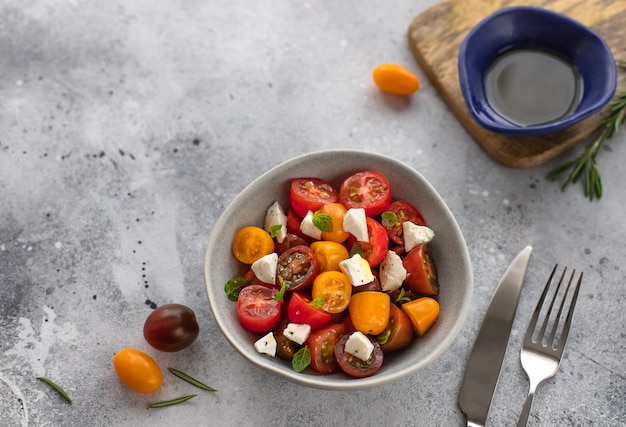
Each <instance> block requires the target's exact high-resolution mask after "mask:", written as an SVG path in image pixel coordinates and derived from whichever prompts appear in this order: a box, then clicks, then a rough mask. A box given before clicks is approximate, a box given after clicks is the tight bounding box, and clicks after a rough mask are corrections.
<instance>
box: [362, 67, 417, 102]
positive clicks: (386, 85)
mask: <svg viewBox="0 0 626 427" xmlns="http://www.w3.org/2000/svg"><path fill="white" fill-rule="evenodd" d="M372 77H373V78H374V82H375V83H376V85H377V86H378V87H379V88H380V89H381V90H382V91H383V92H387V93H390V94H392V95H401V96H408V95H411V94H413V93H414V92H416V91H417V90H418V89H419V88H420V81H419V79H418V78H417V76H416V75H415V74H413V73H412V72H410V71H409V70H407V69H406V68H404V67H403V66H401V65H397V64H381V65H379V66H377V67H376V68H374V72H373V74H372Z"/></svg>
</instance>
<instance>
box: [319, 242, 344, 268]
mask: <svg viewBox="0 0 626 427" xmlns="http://www.w3.org/2000/svg"><path fill="white" fill-rule="evenodd" d="M311 251H312V252H313V255H314V256H315V259H317V263H318V264H319V267H320V271H340V269H339V263H340V262H341V261H343V260H345V259H348V258H350V254H349V253H348V250H347V249H346V247H345V246H344V245H342V244H341V243H337V242H326V241H323V240H320V241H317V242H313V243H311Z"/></svg>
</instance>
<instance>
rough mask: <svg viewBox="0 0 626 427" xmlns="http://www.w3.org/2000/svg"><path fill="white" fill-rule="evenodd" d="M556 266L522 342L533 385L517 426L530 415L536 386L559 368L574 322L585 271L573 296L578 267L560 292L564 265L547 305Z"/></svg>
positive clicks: (526, 370) (527, 369)
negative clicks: (564, 316) (554, 310)
mask: <svg viewBox="0 0 626 427" xmlns="http://www.w3.org/2000/svg"><path fill="white" fill-rule="evenodd" d="M556 269H557V266H556V265H555V266H554V269H553V270H552V273H551V274H550V277H549V278H548V283H546V287H545V288H544V290H543V293H542V294H541V298H540V299H539V302H538V303H537V307H536V308H535V311H534V313H533V315H532V318H531V319H530V324H529V325H528V329H527V331H526V336H525V337H524V344H523V345H522V351H521V354H520V360H521V362H522V368H524V371H525V372H526V375H528V380H529V382H530V387H529V391H528V397H527V398H526V401H525V402H524V408H523V409H522V414H521V415H520V418H519V421H518V422H517V427H523V426H525V425H526V424H527V423H528V416H529V415H530V409H531V407H532V404H533V398H534V396H535V390H536V389H537V386H538V385H539V384H541V382H543V381H544V380H546V379H548V378H551V377H553V376H554V375H555V374H556V373H557V371H558V370H559V364H560V363H561V357H562V356H563V350H564V349H565V342H566V341H567V335H568V334H569V329H570V326H571V325H572V315H573V314H574V308H575V307H576V299H577V298H578V291H579V289H580V284H581V282H582V279H583V274H582V273H580V276H579V277H578V283H577V284H576V286H575V288H574V294H573V296H571V295H570V288H571V285H572V280H573V279H574V274H575V273H576V270H572V273H571V275H570V276H569V280H568V281H567V287H566V289H565V290H564V291H562V292H559V291H561V284H562V283H563V279H564V277H565V272H566V271H567V267H565V268H564V269H563V273H562V274H561V278H560V279H559V283H558V284H557V286H556V289H555V290H554V291H553V293H552V298H551V300H550V305H549V306H548V307H547V308H545V307H544V303H545V300H546V296H547V295H548V293H549V291H550V287H551V283H552V278H553V277H554V273H555V272H556ZM557 298H561V302H560V305H559V307H558V312H557V314H556V316H555V315H554V314H553V308H554V304H555V302H556V300H557ZM568 300H569V301H570V303H569V309H568V310H567V317H566V318H565V320H564V321H563V320H562V319H561V315H562V314H563V313H564V308H565V307H566V306H567V304H566V303H567V301H568ZM538 321H540V325H539V329H538V331H536V330H535V329H536V327H537V322H538ZM549 325H551V326H550V329H549V332H548V333H546V330H548V326H549ZM559 327H560V329H559Z"/></svg>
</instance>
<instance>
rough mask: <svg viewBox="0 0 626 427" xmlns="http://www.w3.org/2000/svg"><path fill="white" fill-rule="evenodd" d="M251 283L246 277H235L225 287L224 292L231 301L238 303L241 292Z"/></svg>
mask: <svg viewBox="0 0 626 427" xmlns="http://www.w3.org/2000/svg"><path fill="white" fill-rule="evenodd" d="M248 283H250V281H249V280H248V279H246V278H244V277H235V278H234V279H231V280H229V281H228V282H226V284H225V285H224V292H226V296H228V299H229V300H231V301H237V298H238V297H239V292H241V290H242V289H243V288H244V287H245V286H246V285H247V284H248Z"/></svg>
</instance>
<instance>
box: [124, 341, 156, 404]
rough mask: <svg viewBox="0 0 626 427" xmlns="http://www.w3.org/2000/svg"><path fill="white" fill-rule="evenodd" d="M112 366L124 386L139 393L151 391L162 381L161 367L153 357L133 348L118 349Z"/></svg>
mask: <svg viewBox="0 0 626 427" xmlns="http://www.w3.org/2000/svg"><path fill="white" fill-rule="evenodd" d="M113 367H114V368H115V372H117V376H118V377H119V378H120V381H122V383H124V385H125V386H126V387H128V388H129V389H131V390H134V391H138V392H140V393H152V392H154V391H156V390H158V389H159V387H161V383H162V382H163V374H161V368H159V365H157V363H156V362H155V361H154V359H152V358H151V357H150V356H148V355H147V354H146V353H143V352H141V351H139V350H135V349H133V348H125V349H123V350H120V351H118V352H117V353H116V354H115V357H114V358H113Z"/></svg>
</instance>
